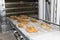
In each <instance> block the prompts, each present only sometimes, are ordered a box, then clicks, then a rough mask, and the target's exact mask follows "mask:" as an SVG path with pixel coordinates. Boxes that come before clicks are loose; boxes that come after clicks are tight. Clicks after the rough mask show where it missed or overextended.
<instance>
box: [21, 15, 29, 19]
mask: <svg viewBox="0 0 60 40" xmlns="http://www.w3.org/2000/svg"><path fill="white" fill-rule="evenodd" d="M20 18H23V19H28V16H27V15H20Z"/></svg>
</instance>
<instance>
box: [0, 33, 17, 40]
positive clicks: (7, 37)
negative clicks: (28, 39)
mask: <svg viewBox="0 0 60 40" xmlns="http://www.w3.org/2000/svg"><path fill="white" fill-rule="evenodd" d="M0 40H16V38H15V37H14V35H13V32H7V33H0Z"/></svg>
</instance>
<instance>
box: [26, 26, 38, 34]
mask: <svg viewBox="0 0 60 40" xmlns="http://www.w3.org/2000/svg"><path fill="white" fill-rule="evenodd" d="M26 31H27V32H28V33H35V32H38V30H37V29H36V28H35V27H34V26H31V27H27V28H26Z"/></svg>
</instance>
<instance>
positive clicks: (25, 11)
mask: <svg viewBox="0 0 60 40" xmlns="http://www.w3.org/2000/svg"><path fill="white" fill-rule="evenodd" d="M31 12H32V13H33V12H37V11H36V10H35V11H23V12H10V13H6V14H17V13H31Z"/></svg>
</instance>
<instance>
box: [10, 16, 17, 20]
mask: <svg viewBox="0 0 60 40" xmlns="http://www.w3.org/2000/svg"><path fill="white" fill-rule="evenodd" d="M10 18H12V19H14V20H17V18H18V17H17V16H10Z"/></svg>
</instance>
